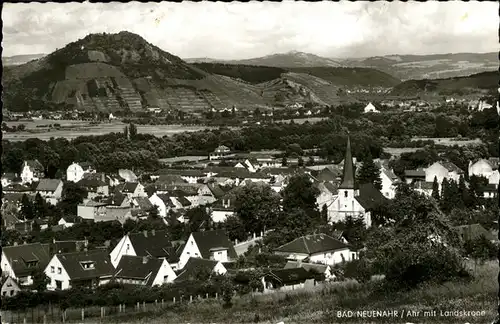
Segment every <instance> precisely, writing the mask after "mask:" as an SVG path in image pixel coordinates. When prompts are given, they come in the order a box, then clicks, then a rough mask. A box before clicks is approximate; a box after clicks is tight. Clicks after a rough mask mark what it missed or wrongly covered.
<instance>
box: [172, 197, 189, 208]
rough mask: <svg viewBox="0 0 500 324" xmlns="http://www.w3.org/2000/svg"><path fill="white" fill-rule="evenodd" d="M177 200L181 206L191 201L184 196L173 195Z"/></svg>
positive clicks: (187, 204)
mask: <svg viewBox="0 0 500 324" xmlns="http://www.w3.org/2000/svg"><path fill="white" fill-rule="evenodd" d="M175 198H176V199H177V201H179V202H180V203H181V205H182V206H183V207H187V206H191V202H190V201H189V200H188V199H187V198H186V197H184V196H175Z"/></svg>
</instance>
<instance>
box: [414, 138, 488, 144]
mask: <svg viewBox="0 0 500 324" xmlns="http://www.w3.org/2000/svg"><path fill="white" fill-rule="evenodd" d="M411 140H412V141H434V143H435V144H439V145H445V146H454V145H458V146H465V145H470V144H472V145H478V144H481V143H482V141H481V140H480V139H479V138H476V139H460V138H453V137H450V138H441V137H414V138H412V139H411Z"/></svg>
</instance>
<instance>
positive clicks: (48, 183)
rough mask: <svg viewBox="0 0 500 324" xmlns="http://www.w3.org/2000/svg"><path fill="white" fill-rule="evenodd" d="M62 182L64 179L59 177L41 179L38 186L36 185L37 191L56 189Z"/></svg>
mask: <svg viewBox="0 0 500 324" xmlns="http://www.w3.org/2000/svg"><path fill="white" fill-rule="evenodd" d="M60 184H62V181H61V180H59V179H40V182H39V183H38V186H37V187H36V190H37V191H56V189H57V187H58V186H59V185H60Z"/></svg>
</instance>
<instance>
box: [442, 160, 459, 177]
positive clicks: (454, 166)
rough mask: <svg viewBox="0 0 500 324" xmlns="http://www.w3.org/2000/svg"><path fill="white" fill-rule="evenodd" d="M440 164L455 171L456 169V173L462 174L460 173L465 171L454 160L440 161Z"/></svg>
mask: <svg viewBox="0 0 500 324" xmlns="http://www.w3.org/2000/svg"><path fill="white" fill-rule="evenodd" d="M440 164H441V165H442V166H444V167H445V168H446V169H447V170H448V171H450V172H453V171H455V172H456V173H458V174H460V173H464V171H463V170H462V169H460V168H459V167H457V166H456V165H455V164H454V163H452V162H448V161H443V162H440Z"/></svg>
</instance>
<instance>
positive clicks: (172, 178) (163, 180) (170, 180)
mask: <svg viewBox="0 0 500 324" xmlns="http://www.w3.org/2000/svg"><path fill="white" fill-rule="evenodd" d="M185 182H186V181H184V179H182V177H181V176H180V175H178V174H161V175H160V176H159V177H158V180H156V184H175V183H185Z"/></svg>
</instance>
